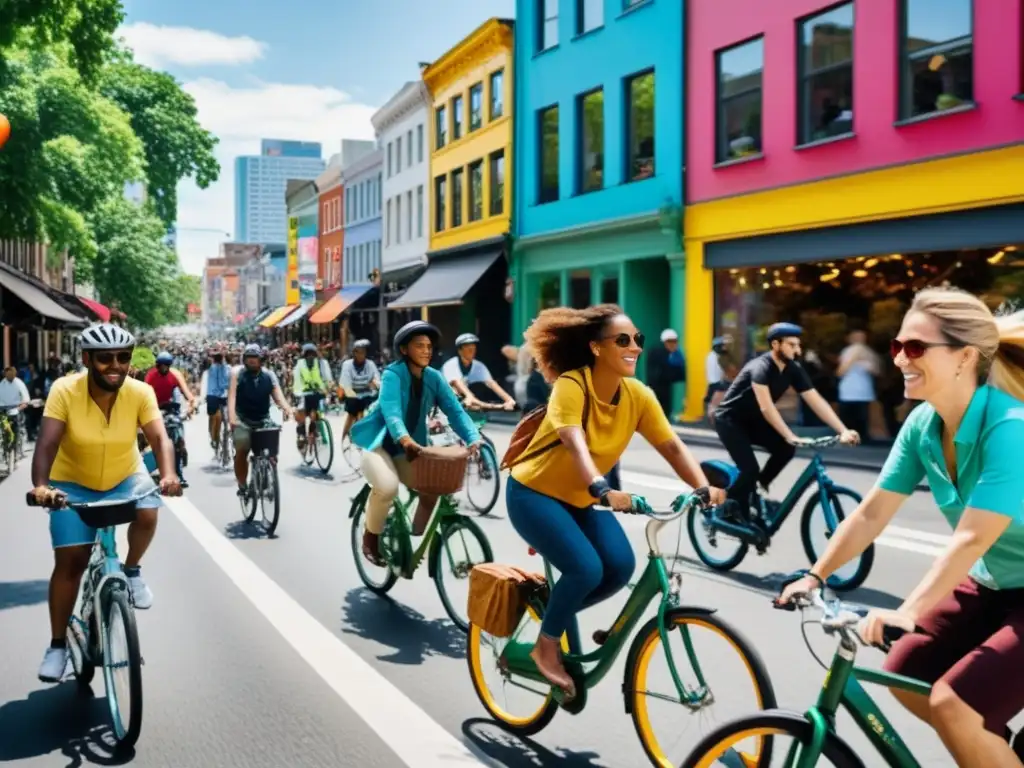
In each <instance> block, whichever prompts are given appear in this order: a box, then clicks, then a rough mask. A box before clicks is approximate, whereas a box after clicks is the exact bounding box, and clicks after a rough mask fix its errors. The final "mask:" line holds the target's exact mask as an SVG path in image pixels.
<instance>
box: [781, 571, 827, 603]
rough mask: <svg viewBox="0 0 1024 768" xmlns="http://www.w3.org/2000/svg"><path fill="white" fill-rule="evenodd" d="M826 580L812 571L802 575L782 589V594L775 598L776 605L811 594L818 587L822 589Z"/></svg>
mask: <svg viewBox="0 0 1024 768" xmlns="http://www.w3.org/2000/svg"><path fill="white" fill-rule="evenodd" d="M823 585H824V582H823V581H822V580H821V579H820V578H819V577H817V576H814V575H812V574H810V573H807V574H805V575H804V576H801V577H800V578H799V579H797V580H796V581H793V582H790V583H789V584H787V585H786V586H785V587H783V589H782V594H780V595H779V596H778V597H777V598H775V604H776V605H789V604H790V603H791V602H793V599H794V598H796V597H799V596H800V595H809V594H811V593H812V592H814V590H816V589H821V587H822V586H823Z"/></svg>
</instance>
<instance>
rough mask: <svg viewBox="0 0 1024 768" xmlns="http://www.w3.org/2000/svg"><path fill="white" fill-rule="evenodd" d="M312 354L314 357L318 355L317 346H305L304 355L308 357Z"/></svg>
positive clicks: (303, 347) (303, 348)
mask: <svg viewBox="0 0 1024 768" xmlns="http://www.w3.org/2000/svg"><path fill="white" fill-rule="evenodd" d="M310 352H312V353H313V354H314V355H315V354H316V353H317V349H316V344H303V345H302V354H303V355H308V354H309V353H310Z"/></svg>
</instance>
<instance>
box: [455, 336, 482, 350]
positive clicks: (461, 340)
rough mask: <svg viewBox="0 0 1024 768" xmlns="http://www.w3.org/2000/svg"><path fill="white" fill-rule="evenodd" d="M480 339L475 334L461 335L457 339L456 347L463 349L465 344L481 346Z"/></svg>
mask: <svg viewBox="0 0 1024 768" xmlns="http://www.w3.org/2000/svg"><path fill="white" fill-rule="evenodd" d="M479 343H480V339H479V338H477V335H476V334H475V333H460V334H459V335H458V338H456V339H455V347H456V348H458V347H461V346H463V345H465V344H479Z"/></svg>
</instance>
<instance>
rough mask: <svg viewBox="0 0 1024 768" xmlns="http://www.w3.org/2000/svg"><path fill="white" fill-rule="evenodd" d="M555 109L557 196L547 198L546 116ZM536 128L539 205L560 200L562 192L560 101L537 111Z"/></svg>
mask: <svg viewBox="0 0 1024 768" xmlns="http://www.w3.org/2000/svg"><path fill="white" fill-rule="evenodd" d="M552 110H554V111H555V118H556V122H555V126H556V130H555V137H556V139H557V150H558V151H557V152H556V154H555V196H554V197H553V198H551V199H546V198H545V195H544V116H545V115H546V114H547V113H548V112H550V111H552ZM534 125H535V129H534V130H536V131H537V142H536V145H537V147H538V152H537V193H536V194H537V203H536V204H537V205H546V204H548V203H555V202H558V200H559V198H560V197H561V194H562V178H561V176H562V174H561V169H560V168H559V165H560V163H561V158H562V137H561V129H562V113H561V110H560V108H559V104H558V102H555V103H554V104H549V105H548V106H546V107H541V108H540V109H538V110H537V112H536V117H535V119H534Z"/></svg>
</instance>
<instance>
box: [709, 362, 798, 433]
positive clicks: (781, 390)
mask: <svg viewBox="0 0 1024 768" xmlns="http://www.w3.org/2000/svg"><path fill="white" fill-rule="evenodd" d="M753 384H763V385H764V386H766V387H768V391H769V392H770V393H771V396H772V402H773V403H777V402H778V401H779V398H780V397H782V396H783V395H784V394H785V393H786V390H787V389H789V388H790V387H793V389H795V390H796V391H797V392H801V393H803V392H806V391H807V390H809V389H813V387H812V385H811V379H810V377H809V376H808V375H807V371H805V370H804V369H803V367H802V366H801V365H800V363H797V362H791V363H787V364H786V367H785V368H783V369H782V370H779V366H777V365H776V364H775V361H774V360H773V359H772V354H771V352H765V353H764V354H763V355H759V356H758V357H755V358H754V359H753V360H751V361H750V362H749V363H747V364H746V365H744V366H743V369H742V370H741V371H740V372H739V375H737V376H736V379H735V381H733V383H732V385H731V386H730V387H729V389H728V391H727V392H726V393H725V397H724V398H723V399H722V402H721V404H720V405H719V406H718V410H717V411H715V418H719V419H727V420H729V421H737V422H751V421H753V420H758V421H764V416H762V415H761V408H760V406H759V405H758V404H757V398H756V397H755V396H754V388H753V386H752V385H753Z"/></svg>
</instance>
